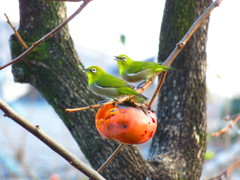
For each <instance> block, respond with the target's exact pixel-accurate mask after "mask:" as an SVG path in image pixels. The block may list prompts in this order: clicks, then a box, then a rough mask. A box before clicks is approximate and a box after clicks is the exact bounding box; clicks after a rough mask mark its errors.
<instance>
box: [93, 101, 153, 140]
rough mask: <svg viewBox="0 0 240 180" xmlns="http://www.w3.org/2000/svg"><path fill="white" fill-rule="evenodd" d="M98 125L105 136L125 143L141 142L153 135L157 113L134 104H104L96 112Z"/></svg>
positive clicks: (99, 130)
mask: <svg viewBox="0 0 240 180" xmlns="http://www.w3.org/2000/svg"><path fill="white" fill-rule="evenodd" d="M95 120H96V127H97V130H98V132H99V133H100V134H101V135H102V136H103V137H105V138H108V139H114V140H116V141H119V142H121V143H124V144H141V143H144V142H146V141H148V140H149V139H151V138H152V137H153V135H154V134H155V132H156V129H157V118H156V113H155V112H153V111H151V110H147V111H146V112H143V111H142V109H140V108H136V107H132V106H122V105H118V106H113V105H112V104H108V105H104V106H103V107H102V108H100V109H99V110H98V112H97V114H96V119H95Z"/></svg>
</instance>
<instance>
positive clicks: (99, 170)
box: [97, 144, 124, 173]
mask: <svg viewBox="0 0 240 180" xmlns="http://www.w3.org/2000/svg"><path fill="white" fill-rule="evenodd" d="M123 146H124V144H120V145H119V146H118V147H117V149H116V150H115V151H114V152H113V153H112V154H111V156H110V157H109V158H108V159H107V160H106V161H105V162H104V163H103V165H102V166H101V167H100V168H99V169H98V170H97V172H98V173H101V172H102V171H103V169H104V168H105V167H106V166H107V165H108V164H109V163H110V162H111V161H112V160H113V158H114V157H115V156H116V155H117V154H118V153H119V152H120V151H121V149H122V148H123Z"/></svg>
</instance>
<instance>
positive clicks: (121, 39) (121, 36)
mask: <svg viewBox="0 0 240 180" xmlns="http://www.w3.org/2000/svg"><path fill="white" fill-rule="evenodd" d="M120 42H121V43H122V44H123V45H125V44H126V36H125V35H124V34H121V35H120Z"/></svg>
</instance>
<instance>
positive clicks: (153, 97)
mask: <svg viewBox="0 0 240 180" xmlns="http://www.w3.org/2000/svg"><path fill="white" fill-rule="evenodd" d="M166 75H167V71H165V72H163V73H162V76H161V80H160V82H159V83H158V86H157V89H156V90H155V92H154V93H153V96H152V98H151V100H150V102H149V103H148V107H149V108H150V107H151V106H152V103H153V101H154V99H155V98H156V97H157V95H158V92H159V91H160V89H161V88H162V85H163V83H164V80H165V78H166Z"/></svg>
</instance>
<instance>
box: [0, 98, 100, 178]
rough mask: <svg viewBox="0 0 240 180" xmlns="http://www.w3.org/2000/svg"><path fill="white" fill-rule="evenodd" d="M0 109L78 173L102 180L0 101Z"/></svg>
mask: <svg viewBox="0 0 240 180" xmlns="http://www.w3.org/2000/svg"><path fill="white" fill-rule="evenodd" d="M0 109H1V110H2V111H3V112H4V113H5V115H4V116H8V117H9V118H11V119H12V120H14V121H15V122H16V123H18V124H19V125H20V126H22V127H23V128H25V129H26V130H27V131H29V132H30V133H32V134H33V135H34V136H36V137H37V138H38V139H40V140H41V141H42V142H43V143H45V144H46V145H47V146H48V147H50V148H51V149H52V150H53V151H55V152H56V153H58V154H59V155H60V156H61V157H63V158H64V159H65V160H67V161H68V162H69V163H70V164H71V165H72V166H74V167H75V168H77V169H78V170H79V171H81V172H82V173H84V174H85V175H86V176H88V177H89V178H92V179H98V180H103V179H104V178H103V177H102V176H101V175H100V174H99V173H97V172H96V171H95V170H94V169H92V168H90V167H88V166H87V165H85V164H84V163H83V162H82V161H80V160H79V159H78V158H77V157H76V156H74V155H73V154H72V153H71V152H69V151H68V150H66V149H65V148H64V147H62V146H61V145H60V144H58V143H57V142H56V141H55V140H53V139H52V138H51V137H49V136H48V135H47V134H46V133H44V132H43V131H42V130H41V129H40V128H39V126H38V125H37V126H34V125H33V124H31V123H30V122H29V121H28V120H26V119H24V118H23V117H21V116H19V115H18V114H17V113H16V112H15V111H14V110H13V109H11V108H10V107H9V106H8V105H7V104H6V103H5V102H3V101H2V100H0Z"/></svg>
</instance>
